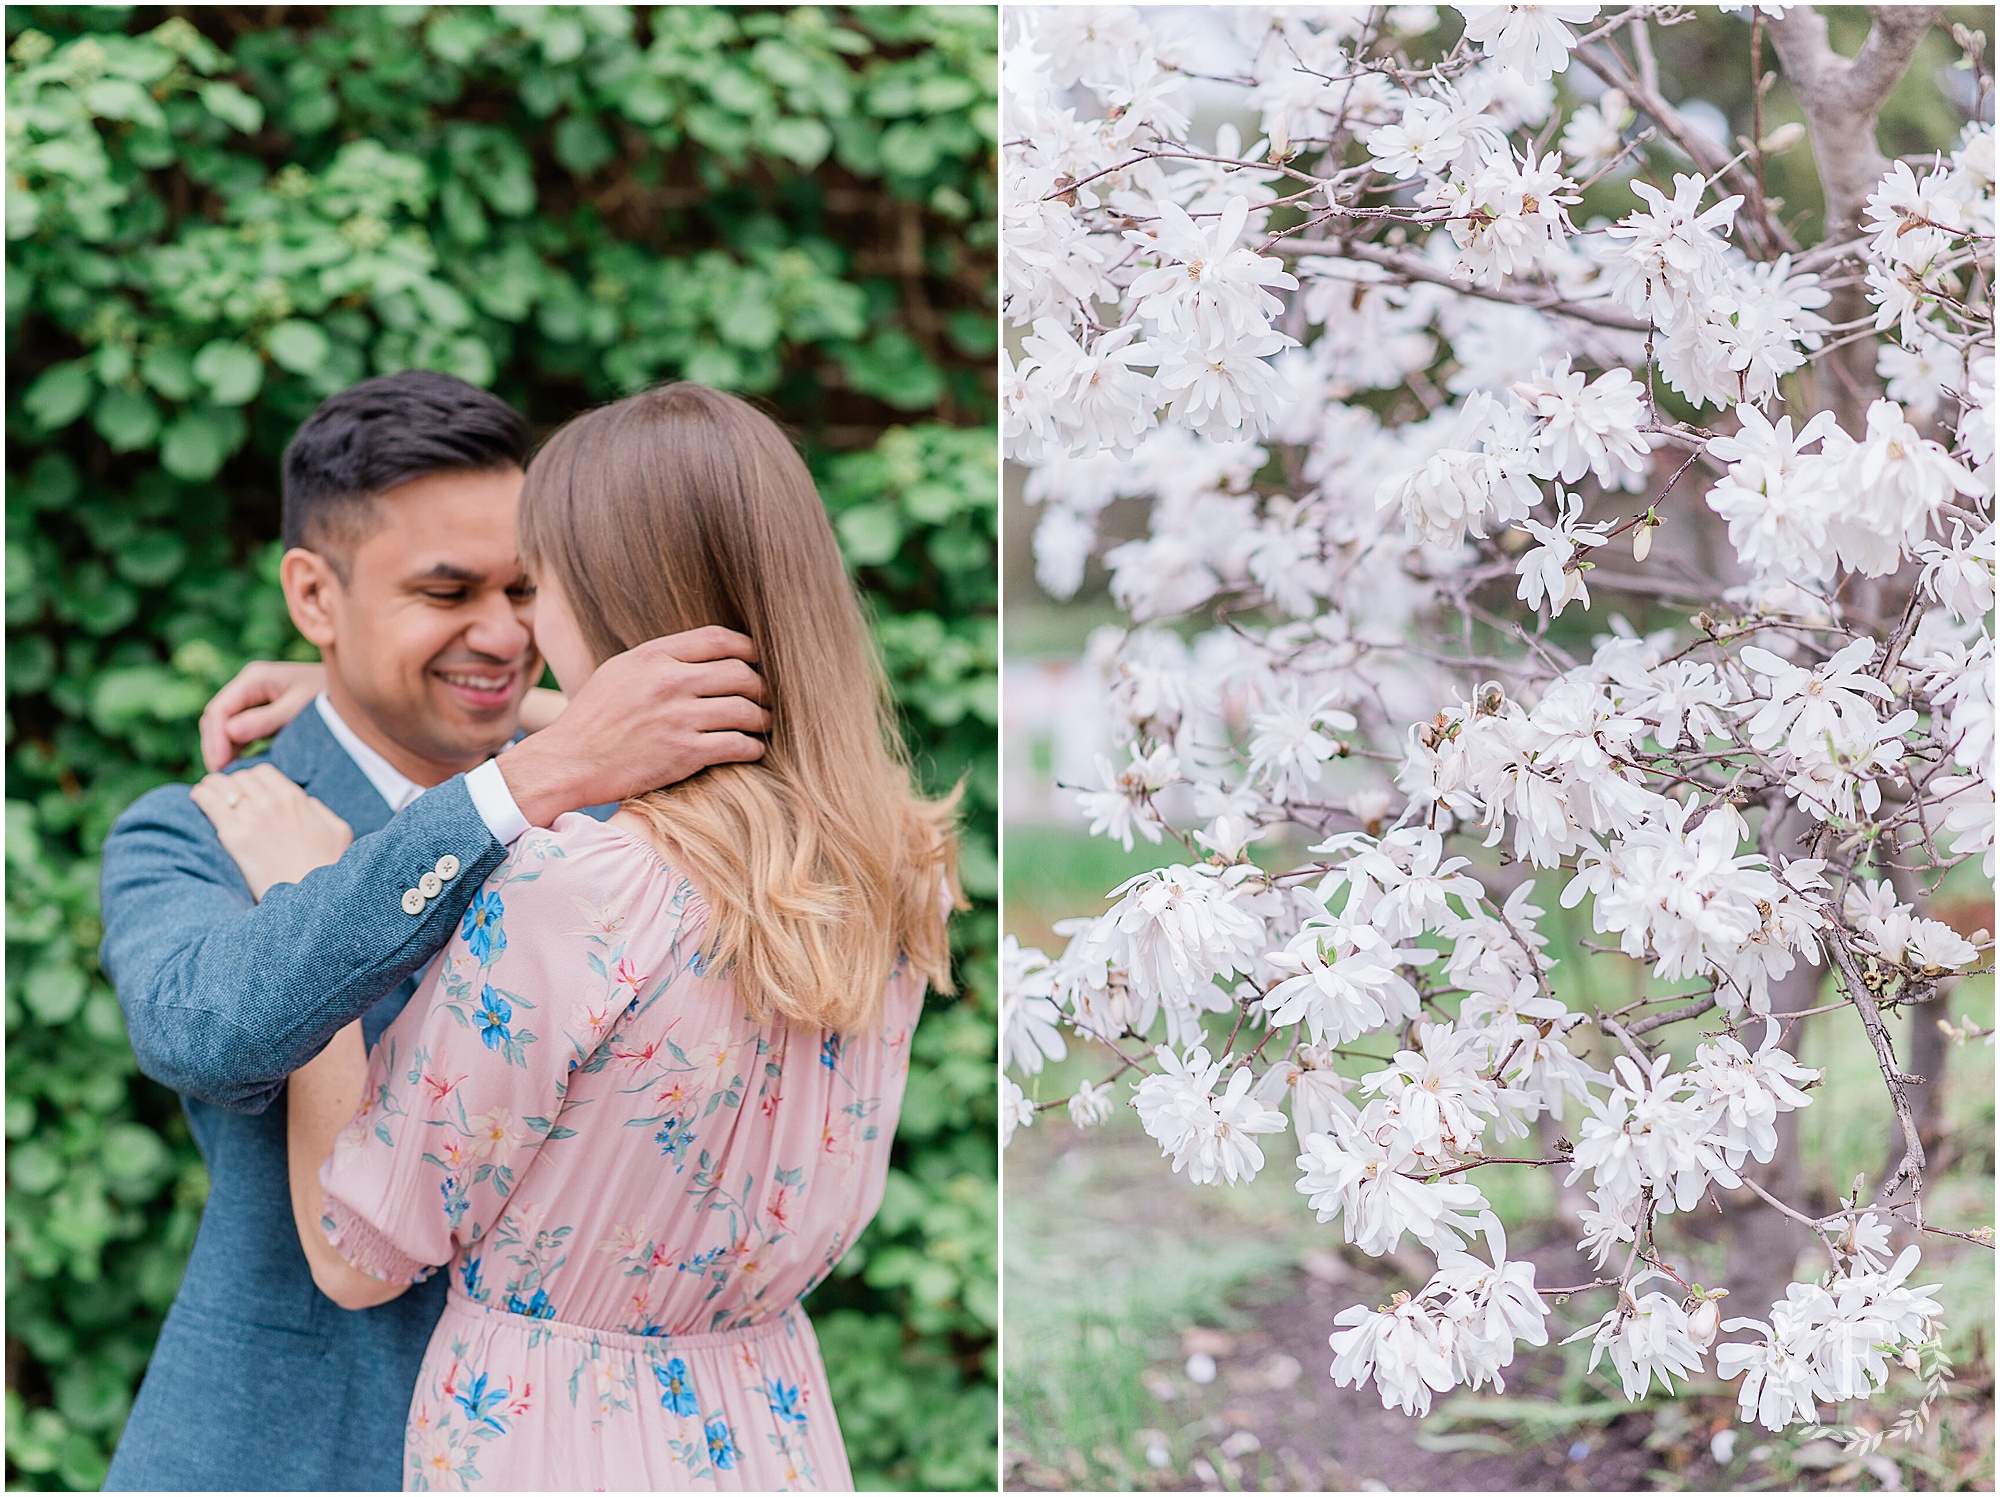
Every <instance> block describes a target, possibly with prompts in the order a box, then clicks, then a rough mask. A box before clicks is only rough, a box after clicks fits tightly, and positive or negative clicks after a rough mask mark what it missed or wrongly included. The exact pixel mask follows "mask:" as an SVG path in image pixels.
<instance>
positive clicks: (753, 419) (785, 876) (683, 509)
mask: <svg viewBox="0 0 2000 1497" xmlns="http://www.w3.org/2000/svg"><path fill="white" fill-rule="evenodd" d="M520 530H521V550H522V557H523V560H524V561H525V562H526V563H527V565H528V567H529V568H530V569H531V570H532V571H534V572H535V573H537V574H545V575H548V576H551V577H553V578H554V580H555V581H556V582H557V584H558V585H559V586H560V587H561V589H562V591H563V593H564V595H565V596H566V598H567V599H568V601H569V605H570V608H571V610H572V611H573V612H574V614H575V616H576V622H577V626H578V628H579V630H580V631H581V633H582V635H583V640H584V643H585V645H586V646H588V648H589V649H590V651H591V653H592V654H593V655H594V656H596V658H597V659H599V660H603V659H605V658H607V657H609V656H611V655H615V654H617V653H618V652H619V651H621V650H627V649H630V648H631V647H632V646H634V645H636V644H639V643H641V642H642V641H644V640H648V639H652V638H655V637H656V636H659V635H663V634H676V633H679V632H680V631H681V630H684V629H693V628H698V627H700V626H701V625H704V624H721V625H724V626H726V627H728V628H731V629H736V630H739V631H741V632H742V633H744V634H747V635H749V636H750V638H751V639H752V640H753V641H754V642H755V643H756V646H757V654H758V669H759V670H760V671H761V672H762V674H763V677H764V685H765V690H766V696H767V702H766V705H767V706H768V707H769V708H770V711H771V719H772V724H771V734H770V740H769V745H768V747H767V748H766V750H765V753H764V757H763V759H762V760H760V761H759V762H757V763H755V764H722V765H716V766H714V767H712V768H709V769H705V770H703V771H702V772H701V773H699V774H697V775H694V776H692V777H691V778H689V779H687V780H683V781H682V782H681V783H679V784H677V785H670V786H667V787H666V788H665V789H661V790H655V791H652V792H650V793H648V794H646V795H641V796H638V797H636V798H635V799H633V800H630V801H627V802H626V809H628V810H630V811H633V812H635V813H636V814H638V815H639V816H640V817H642V818H644V820H645V821H646V823H647V825H648V827H649V829H650V831H651V833H652V836H653V840H654V841H656V842H657V843H658V844H659V845H660V846H661V849H662V851H663V852H664V853H665V854H666V856H667V857H668V858H669V859H670V860H671V861H672V862H673V863H674V864H675V865H676V866H677V867H678V868H680V869H681V870H682V871H683V872H685V873H686V874H687V876H688V878H689V879H690V880H691V881H692V882H693V884H694V886H695V888H696V889H698V890H699V891H700V892H701V894H702V896H703V898H704V899H705V900H706V901H707V903H708V906H709V938H708V940H707V941H706V942H705V949H707V950H708V951H709V953H710V955H711V959H712V960H715V961H717V962H718V963H725V964H727V966H728V968H729V971H730V977H731V979H732V980H733V981H734V983H735V985H736V989H737V992H738V994H739V996H740V997H741V998H742V1000H743V1002H744V1003H745V1004H746V1005H747V1006H748V1008H749V1010H750V1012H751V1013H752V1014H754V1015H755V1016H757V1017H758V1018H759V1019H760V1020H762V1019H765V1018H768V1017H770V1016H771V1015H773V1014H776V1015H781V1016H783V1017H784V1018H786V1019H790V1020H794V1021H797V1022H799V1023H801V1024H805V1025H813V1026H824V1027H826V1028H829V1029H833V1030H837V1031H841V1032H844V1033H856V1032H860V1031H863V1030H866V1029H869V1028H872V1027H873V1025H874V1023H875V1020H876V1018H877V1016H878V1014H879V1012H880V1008H881V1003H882V996H883V990H884V989H885V988H886V987H887V985H888V981H889V976H890V972H891V969H892V967H893V965H894V963H895V961H896V959H897V957H898V955H899V954H901V955H902V956H905V957H907V958H908V960H909V962H910V965H911V966H912V967H913V968H914V969H915V970H916V971H917V972H919V973H921V974H922V975H923V976H924V977H925V978H926V979H928V981H929V982H930V984H931V985H932V986H933V987H934V988H937V989H939V990H942V991H947V992H948V991H950V987H951V955H950V949H949V946H948V943H947V940H946V934H945V918H946V911H945V897H944V889H945V887H947V886H948V887H949V888H950V891H951V901H952V903H954V904H957V905H962V902H963V901H962V896H960V894H959V892H958V883H957V874H956V864H957V855H956V854H957V837H956V832H955V830H954V825H953V823H954V818H955V814H956V807H957V800H958V796H957V794H956V793H954V794H952V795H951V796H949V797H947V798H946V799H944V800H940V801H931V800H925V799H923V798H922V797H920V796H918V795H917V794H916V793H915V791H914V790H913V789H912V787H911V781H910V765H909V759H908V756H907V754H906V752H905V750H904V748H903V743H902V738H901V736H900V734H899V733H898V732H897V727H896V719H895V714H894V711H893V708H892V707H891V704H890V698H889V688H888V681H887V679H886V677H885V676H884V675H883V672H882V667H881V664H880V663H879V661H878V660H877V659H876V656H875V651H874V647H873V643H872V641H871V640H870V639H869V636H868V629H867V625H866V623H865V622H864V620H863V618H862V613H861V607H860V604H859V602H858V601H857V600H856V597H855V594H854V588H853V585H852V584H851V583H850V582H849V581H848V577H847V572H846V569H845V568H844V567H843V566H842V565H841V559H840V550H839V547H838V546H837V545H836V544H835V542H834V538H833V527H832V526H831V525H830V524H828V522H827V517H826V510H825V507H824V506H823V505H822V504H821V503H820V498H819V494H818V491H817V490H815V489H814V487H813V482H812V477H811V475H810V474H808V473H807V472H806V466H805V464H804V462H802V461H801V460H800V458H799V455H798V453H797V452H796V451H794V450H793V448H792V445H791V443H790V442H789V441H787V440H786V438H785V435H784V433H783V432H781V431H780V430H779V429H778V427H777V425H776V423H774V422H773V421H772V420H771V419H770V418H769V417H767V416H765V415H763V414H761V413H760V412H758V411H757V410H756V409H754V408H753V407H751V406H750V405H748V404H747V403H745V402H744V401H742V400H739V399H737V398H736V397H735V396H733V395H725V394H723V393H722V392H720V391H718V390H711V389H708V388H707V387H705V386H702V385H692V384H675V385H667V386H665V387H663V388H661V389H657V390H649V391H647V392H646V393H644V394H642V395H634V396H631V397H630V398H628V399H625V400H621V401H618V402H617V403H615V404H613V405H607V406H604V407H601V408H600V409H598V410H594V411H591V412H589V413H587V414H585V415H582V416H579V417H577V418H576V419H575V420H573V421H571V422H570V423H568V424H567V425H566V426H564V427H563V428H562V429H561V430H560V431H558V432H557V433H556V434H555V435H554V436H553V437H551V438H549V440H548V442H547V444H546V445H544V446H543V447H542V449H541V451H540V452H538V453H537V454H536V455H535V458H534V460H533V462H532V463H531V464H530V465H529V467H528V479H527V485H526V487H525V488H524V489H523V491H522V494H521V521H520Z"/></svg>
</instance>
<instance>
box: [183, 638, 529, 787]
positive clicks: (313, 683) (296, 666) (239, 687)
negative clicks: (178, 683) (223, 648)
mask: <svg viewBox="0 0 2000 1497" xmlns="http://www.w3.org/2000/svg"><path fill="white" fill-rule="evenodd" d="M325 689H326V667H325V666H323V665H317V664H314V665H306V664H302V663H300V662H298V661H295V660H253V661H251V662H250V663H249V664H248V665H246V666H244V667H243V669H242V670H240V671H238V672H237V673H236V678H235V679H234V680H233V681H231V682H230V683H229V684H228V685H227V686H225V687H223V688H222V690H220V691H218V692H217V693H216V694H215V695H214V696H213V697H211V698H209V703H208V705H207V706H206V707H204V708H202V711H201V762H202V763H203V764H204V765H206V766H207V767H208V769H209V771H210V773H214V772H215V771H217V770H221V769H226V768H227V767H228V766H229V765H231V764H233V763H234V762H235V760H236V755H237V753H238V752H239V751H240V750H242V749H244V748H247V747H248V746H249V745H251V744H253V743H255V742H256V741H257V740H258V739H260V738H269V737H270V736H271V735H272V734H274V733H276V732H277V731H278V730H279V729H280V728H282V727H284V726H285V724H287V723H289V722H290V721H291V720H292V719H293V718H295V717H297V716H298V715H299V714H300V713H301V712H303V711H304V710H305V709H306V704H307V703H309V702H311V701H312V699H313V698H314V697H316V696H318V695H319V694H320V692H322V691H324V690H325ZM558 710H560V709H558Z"/></svg>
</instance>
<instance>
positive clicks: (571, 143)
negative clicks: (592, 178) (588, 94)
mask: <svg viewBox="0 0 2000 1497" xmlns="http://www.w3.org/2000/svg"><path fill="white" fill-rule="evenodd" d="M555 150H556V160H558V161H560V162H561V163H562V164H563V165H564V166H566V167H568V168H569V170H570V171H572V172H574V173H575V174H576V175H577V176H579V177H587V176H589V175H590V174H591V173H592V172H594V171H596V170H597V169H598V168H599V167H600V166H603V165H604V164H605V163H606V162H607V161H609V160H610V159H611V158H612V157H613V156H615V155H617V154H618V148H617V146H615V145H613V144H612V141H611V137H610V136H609V135H607V134H605V132H604V127H603V126H602V125H600V124H598V123H597V121H596V120H594V119H590V118H588V117H586V116H583V115H575V114H572V115H570V116H568V117H567V118H566V119H564V120H563V122H562V123H561V124H560V125H557V126H556V135H555Z"/></svg>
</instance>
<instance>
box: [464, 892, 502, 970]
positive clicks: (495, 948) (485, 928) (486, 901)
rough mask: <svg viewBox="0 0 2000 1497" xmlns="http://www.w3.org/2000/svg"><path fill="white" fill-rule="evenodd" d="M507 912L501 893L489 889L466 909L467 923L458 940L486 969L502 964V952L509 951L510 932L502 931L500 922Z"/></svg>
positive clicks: (477, 895)
mask: <svg viewBox="0 0 2000 1497" xmlns="http://www.w3.org/2000/svg"><path fill="white" fill-rule="evenodd" d="M506 913H507V906H506V905H504V904H502V903H501V902H500V896H499V894H498V893H496V892H494V891H491V890H487V889H481V890H480V891H479V892H478V893H477V894H475V895H473V896H472V903H471V904H469V905H467V906H466V909H465V923H464V924H462V925H461V926H459V928H458V938H459V939H460V940H461V941H463V942H465V945H466V949H467V950H468V951H470V952H471V953H472V955H473V958H474V960H476V961H477V962H478V963H479V965H480V966H482V967H489V966H491V965H492V964H493V963H494V962H496V961H498V960H499V958H500V953H501V952H503V951H505V950H506V949H507V932H506V931H504V930H502V929H501V928H500V919H501V917H502V916H503V915H505V914H506Z"/></svg>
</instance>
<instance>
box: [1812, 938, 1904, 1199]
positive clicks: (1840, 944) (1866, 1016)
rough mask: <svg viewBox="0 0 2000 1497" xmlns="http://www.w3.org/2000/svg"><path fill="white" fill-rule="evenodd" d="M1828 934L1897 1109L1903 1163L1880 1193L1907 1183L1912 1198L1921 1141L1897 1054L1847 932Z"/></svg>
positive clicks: (1841, 977)
mask: <svg viewBox="0 0 2000 1497" xmlns="http://www.w3.org/2000/svg"><path fill="white" fill-rule="evenodd" d="M1829 935H1830V936H1831V938H1832V939H1831V940H1830V941H1829V942H1828V946H1827V949H1828V950H1829V951H1830V952H1831V953H1832V955H1833V960H1834V964H1835V965H1836V966H1837V967H1839V968H1840V979H1841V982H1842V984H1843V985H1844V986H1845V987H1846V989H1847V996H1848V997H1849V998H1851V999H1853V1000H1854V1008H1855V1011H1856V1012H1857V1013H1859V1014H1860V1015H1861V1026H1862V1028H1864V1029H1866V1030H1867V1031H1868V1042H1869V1043H1870V1044H1871V1045H1872V1046H1874V1048H1875V1062H1876V1064H1877V1065H1878V1066H1879V1067H1880V1068H1881V1071H1882V1080H1883V1083H1884V1084H1885V1085H1887V1087H1888V1088H1889V1101H1890V1103H1891V1105H1893V1106H1894V1107H1895V1109H1896V1122H1897V1124H1898V1125H1899V1126H1900V1127H1901V1128H1902V1130H1903V1162H1902V1163H1901V1164H1899V1165H1897V1166H1896V1170H1895V1173H1893V1174H1892V1175H1890V1177H1889V1178H1888V1179H1887V1180H1885V1181H1883V1182H1882V1191H1881V1194H1882V1196H1883V1197H1884V1198H1887V1197H1890V1196H1893V1195H1894V1194H1895V1193H1896V1191H1897V1189H1898V1188H1899V1187H1900V1186H1901V1185H1902V1184H1903V1182H1904V1181H1905V1180H1907V1181H1909V1183H1910V1192H1911V1195H1912V1196H1915V1195H1916V1194H1917V1193H1918V1192H1919V1191H1921V1190H1922V1189H1923V1183H1924V1141H1923V1138H1922V1137H1921V1136H1920V1135H1919V1133H1918V1132H1917V1119H1916V1115H1915V1114H1914V1113H1912V1112H1911V1110H1910V1094H1909V1092H1908V1090H1907V1089H1906V1088H1905V1085H1904V1082H1903V1073H1902V1071H1901V1070H1900V1069H1898V1067H1897V1065H1896V1052H1895V1051H1894V1049H1892V1048H1891V1047H1890V1044H1889V1030H1888V1026H1886V1025H1885V1024H1883V1022H1882V1011H1881V1010H1880V1009H1879V1008H1877V1007H1876V1006H1875V996H1874V994H1872V993H1870V992H1869V991H1868V985H1867V984H1866V983H1864V982H1863V981H1862V980H1861V972H1860V969H1859V968H1858V967H1857V966H1856V964H1855V961H1854V953H1853V952H1852V951H1851V950H1849V949H1848V945H1847V935H1846V933H1845V932H1844V931H1842V930H1841V929H1840V927H1839V926H1835V927H1834V928H1833V929H1832V930H1831V931H1830V932H1829Z"/></svg>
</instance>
